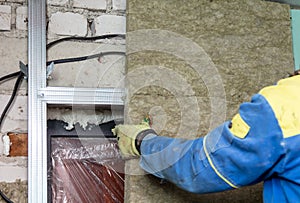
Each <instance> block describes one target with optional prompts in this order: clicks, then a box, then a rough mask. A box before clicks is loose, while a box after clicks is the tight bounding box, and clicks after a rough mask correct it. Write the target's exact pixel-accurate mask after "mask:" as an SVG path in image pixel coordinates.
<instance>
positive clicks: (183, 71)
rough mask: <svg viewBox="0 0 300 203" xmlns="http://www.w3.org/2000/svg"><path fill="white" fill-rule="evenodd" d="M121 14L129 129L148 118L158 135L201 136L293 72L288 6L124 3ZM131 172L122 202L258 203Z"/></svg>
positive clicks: (254, 192)
mask: <svg viewBox="0 0 300 203" xmlns="http://www.w3.org/2000/svg"><path fill="white" fill-rule="evenodd" d="M127 8H128V10H127V52H128V57H127V76H128V81H127V87H128V89H129V90H128V91H129V94H128V98H127V102H128V103H127V107H126V112H127V114H126V115H125V116H127V118H126V120H127V122H128V123H138V122H140V120H141V119H142V118H143V117H144V116H145V115H146V114H147V113H149V112H150V114H152V116H153V119H154V128H155V129H157V131H158V132H159V133H160V134H161V135H166V136H171V137H185V138H195V137H199V136H204V135H205V134H206V133H207V132H208V130H209V129H211V128H212V127H215V126H217V125H219V124H221V123H222V122H223V121H225V120H227V119H231V118H232V116H234V115H235V114H236V113H237V110H238V106H239V104H240V103H241V102H244V101H249V99H250V97H251V95H252V94H254V93H257V92H258V91H259V90H260V89H261V88H262V87H264V86H267V85H272V84H274V83H275V82H276V81H277V80H278V79H280V78H283V77H286V76H287V73H288V72H293V55H292V44H291V32H290V16H289V7H288V6H287V5H281V4H277V3H270V2H264V1H260V0H253V1H248V0H202V1H198V0H191V1H179V0H178V1H177V0H176V1H174V0H173V1H171V0H164V1H158V0H150V1H142V0H129V1H128V5H127ZM163 72H165V73H164V74H163ZM159 73H161V74H159ZM135 81H139V82H135ZM141 81H144V82H141ZM155 125H156V126H155ZM138 167H139V166H138V161H137V160H132V161H130V162H128V163H127V164H126V171H127V176H126V186H125V190H126V193H125V202H147V203H149V202H164V203H165V202H176V203H177V202H178V203H181V202H262V185H261V184H259V185H254V186H251V187H246V188H242V189H238V190H235V191H228V192H223V193H216V194H209V195H208V194H207V195H195V194H191V193H188V192H184V191H182V190H180V189H178V188H176V187H175V186H173V185H172V184H169V183H166V184H161V183H160V180H157V179H156V178H154V177H152V176H150V175H143V173H142V172H141V171H136V169H137V168H138Z"/></svg>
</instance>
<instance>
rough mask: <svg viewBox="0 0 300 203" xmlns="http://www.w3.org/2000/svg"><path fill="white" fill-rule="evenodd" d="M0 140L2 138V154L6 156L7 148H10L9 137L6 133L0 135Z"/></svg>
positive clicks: (7, 153)
mask: <svg viewBox="0 0 300 203" xmlns="http://www.w3.org/2000/svg"><path fill="white" fill-rule="evenodd" d="M2 140H3V154H4V155H5V156H8V155H9V150H10V139H9V137H8V136H7V135H4V136H3V137H2Z"/></svg>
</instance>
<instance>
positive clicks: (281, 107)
mask: <svg viewBox="0 0 300 203" xmlns="http://www.w3.org/2000/svg"><path fill="white" fill-rule="evenodd" d="M259 93H260V94H261V95H263V96H264V97H265V98H266V99H267V101H268V102H269V104H270V106H271V107H272V109H273V111H274V113H275V116H276V118H277V120H278V123H279V126H280V127H281V130H282V133H283V136H284V137H285V138H287V137H291V136H294V135H298V134H300V108H299V104H300V76H294V77H290V78H287V79H283V80H280V81H279V82H278V83H277V85H274V86H270V87H266V88H264V89H262V90H261V91H260V92H259Z"/></svg>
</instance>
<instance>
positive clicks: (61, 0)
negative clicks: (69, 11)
mask: <svg viewBox="0 0 300 203" xmlns="http://www.w3.org/2000/svg"><path fill="white" fill-rule="evenodd" d="M47 3H48V4H50V5H56V6H65V5H66V4H67V3H68V0H48V1H47Z"/></svg>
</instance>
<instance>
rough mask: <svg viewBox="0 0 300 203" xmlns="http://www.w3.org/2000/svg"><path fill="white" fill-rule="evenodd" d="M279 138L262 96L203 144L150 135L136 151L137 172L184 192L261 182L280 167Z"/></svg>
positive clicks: (210, 134) (245, 107) (275, 124)
mask: <svg viewBox="0 0 300 203" xmlns="http://www.w3.org/2000/svg"><path fill="white" fill-rule="evenodd" d="M281 141H282V132H281V129H280V127H279V125H278V122H277V120H276V118H275V115H274V113H273V110H272V108H271V107H270V105H269V103H268V102H267V101H266V99H265V98H264V97H263V96H262V95H259V94H257V95H255V96H253V98H252V101H251V102H250V103H244V104H242V105H241V106H240V110H239V113H238V114H237V115H236V116H235V117H234V118H233V119H232V121H230V122H225V123H224V124H222V125H221V126H219V127H218V128H216V129H215V130H213V131H211V132H210V133H208V134H207V135H206V136H205V137H204V138H199V139H196V140H184V139H173V138H168V137H162V136H156V135H155V134H154V133H149V135H147V136H146V137H145V138H144V139H143V141H142V143H141V146H140V150H141V161H140V165H141V167H142V168H143V169H144V170H146V171H147V172H149V173H151V174H153V175H155V176H157V177H160V178H163V179H166V180H168V181H170V182H173V183H174V184H176V185H177V186H179V187H180V188H182V189H185V190H188V191H191V192H196V193H207V192H216V191H222V190H226V189H231V188H238V187H241V186H245V185H250V184H254V183H257V182H260V181H262V180H264V179H266V178H268V176H270V175H271V174H272V173H274V172H275V171H276V170H279V171H280V168H278V167H280V166H276V167H275V164H276V162H277V161H278V160H279V158H280V156H281V155H282V154H284V150H283V147H282V146H281V145H280V143H281Z"/></svg>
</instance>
